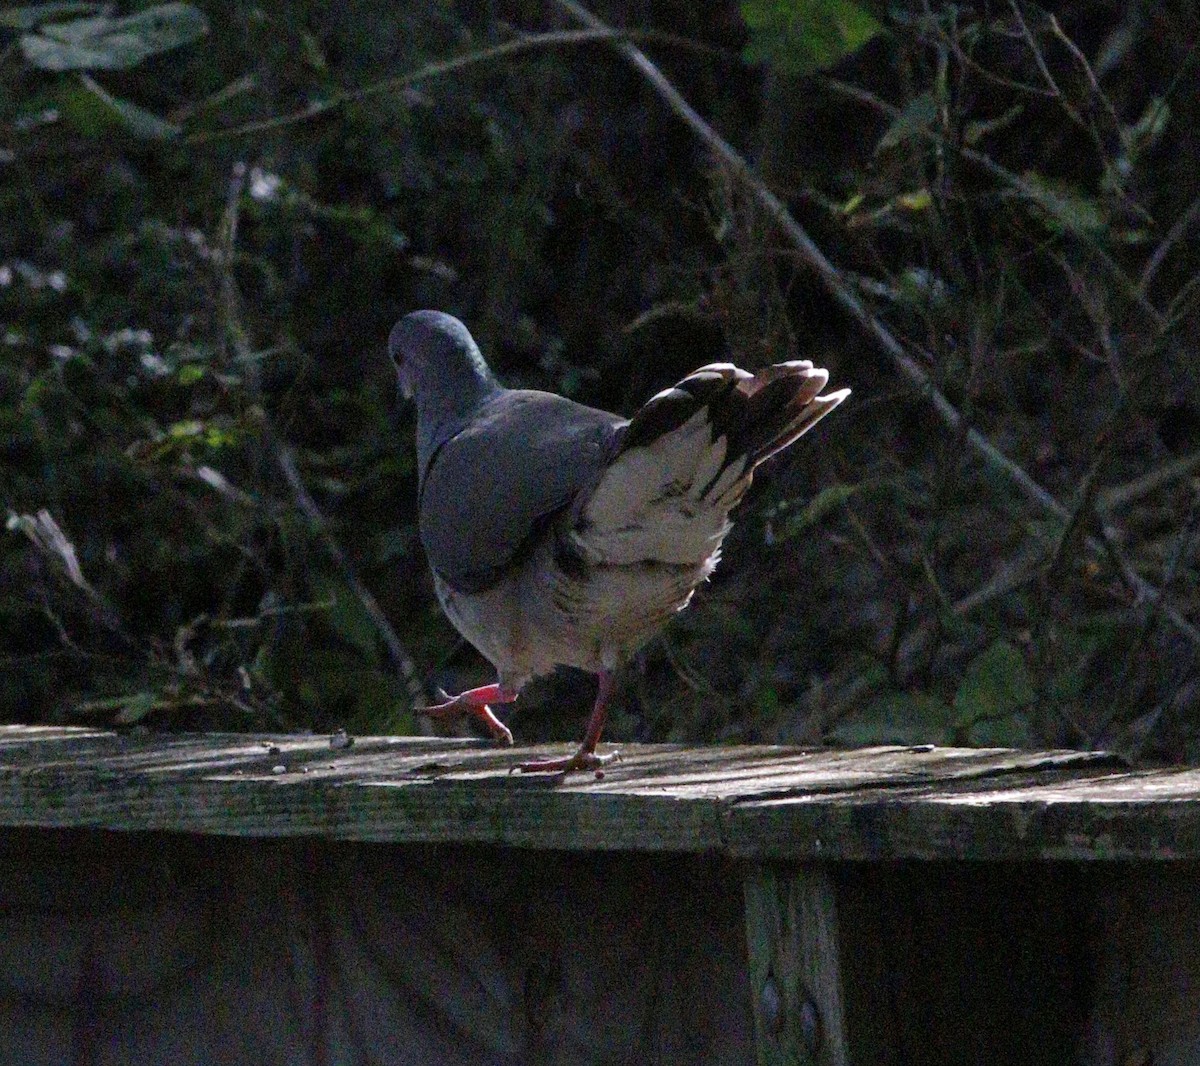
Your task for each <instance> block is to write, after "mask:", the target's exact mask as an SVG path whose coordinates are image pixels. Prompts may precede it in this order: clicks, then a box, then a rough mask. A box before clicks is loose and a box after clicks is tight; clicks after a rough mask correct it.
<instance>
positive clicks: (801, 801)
mask: <svg viewBox="0 0 1200 1066" xmlns="http://www.w3.org/2000/svg"><path fill="white" fill-rule="evenodd" d="M727 818H728V829H727V835H728V840H729V845H730V846H729V850H730V853H731V854H733V855H735V856H739V857H742V858H752V859H763V858H766V859H773V860H793V861H799V860H804V859H812V858H819V859H825V860H869V861H880V860H887V859H900V858H915V859H939V858H958V859H987V860H1012V859H1037V860H1043V861H1045V860H1104V861H1115V860H1133V859H1141V860H1146V859H1149V860H1155V861H1160V860H1180V859H1194V858H1198V857H1200V773H1198V772H1197V771H1195V770H1155V771H1141V772H1138V773H1130V772H1124V773H1121V772H1100V773H1096V774H1086V775H1082V776H1081V775H1073V774H1066V775H1064V774H1062V773H1050V774H1046V773H1041V774H1030V773H1014V774H1012V775H1005V776H1003V777H999V776H998V777H988V778H984V779H978V780H959V781H956V782H953V783H951V784H945V783H942V784H938V783H933V784H929V785H918V786H909V787H905V788H870V789H858V790H853V791H847V792H841V793H839V792H825V793H822V794H820V795H812V796H792V797H787V798H785V799H768V800H764V801H758V800H749V801H746V802H745V803H739V804H735V805H733V806H732V807H731V809H730V810H729V812H728V815H727Z"/></svg>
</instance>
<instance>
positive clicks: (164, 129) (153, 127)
mask: <svg viewBox="0 0 1200 1066" xmlns="http://www.w3.org/2000/svg"><path fill="white" fill-rule="evenodd" d="M80 77H81V79H82V81H83V84H84V85H86V86H87V88H88V91H89V92H91V93H92V94H93V95H94V96H95V97H96V98H97V99H98V100H100V101H101V102H102V103H103V104H104V105H105V106H106V107H107V108H109V110H111V111H112V113H113V114H114V115H116V117H117V118H118V119H119V120H120V122H121V124H122V125H123V126H124V127H125V128H126V129H127V130H129V132H130V133H132V134H133V135H134V136H135V137H140V138H141V139H142V140H147V141H166V140H170V139H171V138H172V137H178V136H179V127H178V126H175V125H172V124H171V123H170V122H166V121H165V120H163V119H161V118H159V117H158V116H157V115H155V114H153V113H152V112H150V111H147V110H146V109H145V108H144V107H138V105H137V104H133V103H130V102H129V101H128V100H121V99H119V98H118V97H115V96H112V95H110V94H109V93H108V92H106V91H105V89H104V87H103V86H101V85H99V84H97V83H96V82H95V81H94V80H93V79H92V78H90V77H89V76H88V75H87V74H83V75H80Z"/></svg>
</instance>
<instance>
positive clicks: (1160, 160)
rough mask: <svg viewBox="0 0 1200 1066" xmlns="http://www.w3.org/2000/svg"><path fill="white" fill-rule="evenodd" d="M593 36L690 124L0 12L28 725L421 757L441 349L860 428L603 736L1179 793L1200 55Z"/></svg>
mask: <svg viewBox="0 0 1200 1066" xmlns="http://www.w3.org/2000/svg"><path fill="white" fill-rule="evenodd" d="M334 10H336V12H337V14H336V15H335V14H333V13H332V11H334ZM595 13H596V14H597V15H599V16H600V17H602V18H603V19H605V20H606V21H607V23H608V24H610V25H612V26H616V27H619V28H621V29H625V30H628V31H629V32H630V34H631V36H630V38H629V39H630V40H631V41H632V43H633V45H634V46H636V47H637V48H638V49H641V50H642V52H643V53H644V54H645V55H646V56H648V57H650V59H651V61H652V62H653V63H654V64H655V65H656V67H657V69H658V70H659V71H660V72H661V73H662V74H663V75H664V76H665V78H666V79H667V82H668V83H669V84H667V85H665V86H664V85H663V84H661V83H660V84H658V85H655V84H653V83H652V81H651V80H650V79H649V78H648V77H647V76H646V69H645V68H644V67H643V68H640V69H639V68H638V67H637V66H635V65H634V64H632V63H630V62H629V61H628V59H629V56H628V55H627V54H624V53H623V52H622V50H621V47H622V46H621V44H620V42H617V41H614V40H612V39H606V38H605V37H604V36H603V34H602V33H600V32H597V31H596V30H595V29H594V27H593V28H592V29H591V30H587V27H586V26H585V24H584V23H583V22H581V21H580V17H581V16H580V14H579V12H578V11H573V10H572V7H571V5H570V4H567V3H565V2H548V3H546V4H544V5H543V4H538V3H532V2H523V0H514V2H512V3H495V4H469V3H459V4H455V3H450V2H445V3H441V4H412V5H408V6H401V5H391V4H387V5H384V4H373V3H365V2H361V0H358V2H354V3H350V4H347V5H337V6H336V8H332V9H331V8H330V7H329V5H325V4H318V3H306V2H303V0H296V2H290V3H278V4H264V5H261V6H257V7H254V6H249V5H219V4H201V5H199V7H198V8H197V7H192V6H189V5H184V4H168V5H159V6H157V7H150V6H142V7H141V8H138V7H137V6H136V5H133V4H130V5H127V6H123V7H122V8H121V9H120V10H119V11H112V10H109V9H101V8H99V7H98V6H97V5H92V4H86V3H65V4H64V3H51V4H43V5H37V6H34V7H27V8H15V9H3V10H0V218H2V219H3V224H2V225H0V449H2V451H0V505H2V506H3V508H4V510H5V512H6V513H7V515H8V531H7V533H4V534H3V535H2V536H0V714H2V715H3V716H4V717H5V718H6V719H8V720H22V721H43V722H73V723H83V722H113V721H116V722H120V723H126V724H132V723H144V724H147V725H150V726H152V727H156V728H158V727H161V728H168V727H169V728H220V729H261V728H288V729H305V728H311V729H329V728H332V727H334V726H336V725H344V726H346V727H347V728H349V729H351V730H352V731H360V732H365V731H393V732H408V731H412V730H414V729H416V728H418V726H419V723H418V722H417V721H415V720H414V718H413V715H412V713H411V708H412V706H413V703H414V700H416V699H420V698H423V695H422V692H421V691H420V690H421V689H422V688H423V689H424V690H425V695H427V694H428V693H429V692H431V691H432V689H433V687H434V686H435V685H437V684H442V685H445V687H447V688H449V689H456V688H458V687H462V686H464V685H467V684H469V683H479V682H481V681H483V680H485V679H486V678H487V675H488V668H487V666H486V664H485V663H484V662H483V661H482V660H481V659H480V658H479V657H478V656H477V655H476V654H475V653H474V652H473V651H472V650H471V649H470V648H469V647H466V646H464V645H463V644H462V643H461V642H460V641H459V640H458V639H457V637H456V636H455V634H454V632H453V630H452V629H451V627H450V626H449V624H448V623H447V622H446V621H445V620H444V619H443V618H442V616H441V614H440V612H439V611H438V609H437V606H436V603H435V601H434V599H433V595H432V588H431V584H430V580H429V577H428V574H427V572H426V567H425V563H424V559H423V557H422V554H421V550H420V546H419V543H418V542H417V540H416V537H415V531H414V511H413V508H414V495H415V484H414V473H413V455H412V425H411V412H409V411H408V410H406V409H405V408H404V407H402V406H400V405H398V404H397V402H396V399H395V395H394V380H393V373H392V370H391V367H390V365H389V364H388V361H387V358H386V353H385V350H384V349H385V339H386V336H387V332H388V329H389V327H390V326H391V323H392V322H393V321H394V319H395V318H396V317H397V316H398V315H399V314H401V313H403V312H405V311H408V310H412V309H414V308H417V307H436V308H439V309H443V310H446V311H450V312H452V313H454V314H457V315H459V316H460V317H462V318H463V319H464V320H465V321H466V322H467V323H468V324H469V325H470V326H471V328H472V330H473V331H474V333H475V335H476V337H477V338H478V339H479V341H480V343H481V345H482V346H483V348H484V350H485V352H486V353H488V355H489V357H490V358H491V360H492V362H493V364H494V365H495V366H496V367H497V369H498V371H499V372H500V373H501V374H502V376H504V377H505V378H506V380H507V381H509V382H510V383H520V384H523V385H529V386H536V387H545V388H550V389H554V390H558V391H562V392H564V393H566V394H568V395H571V396H573V397H575V398H578V399H581V400H584V401H586V402H590V403H593V404H596V405H600V406H607V407H610V408H612V409H616V410H620V411H624V412H629V411H631V410H632V409H633V408H634V407H635V406H636V404H638V403H639V402H640V401H641V400H643V399H645V398H646V397H648V396H649V395H650V394H651V393H653V392H655V391H657V390H658V389H659V388H661V387H663V386H665V385H666V384H669V383H670V382H671V381H672V380H674V379H675V378H677V377H678V376H680V375H681V374H683V373H685V372H687V371H688V370H691V369H693V368H694V367H695V366H697V365H700V364H701V363H704V362H709V361H712V360H714V359H718V358H723V357H728V356H729V355H732V356H733V357H735V358H736V359H737V361H738V362H740V363H742V364H743V365H746V366H759V365H762V364H764V363H766V362H768V361H772V360H779V359H782V358H788V357H791V358H811V359H813V360H814V361H816V362H818V363H819V364H822V365H825V366H827V367H829V368H830V370H831V373H832V380H833V382H834V383H835V384H836V385H839V386H841V385H850V386H852V387H853V389H854V396H853V398H852V401H851V402H850V403H848V404H846V405H845V406H844V407H843V408H842V409H840V410H839V411H838V412H837V413H836V414H835V415H834V416H832V417H831V418H830V419H829V420H828V421H827V422H825V423H823V424H822V425H821V427H820V428H819V429H818V430H817V431H816V432H815V433H814V434H813V435H812V436H811V437H810V438H806V439H805V440H804V441H802V442H801V443H800V444H799V445H798V446H797V447H796V448H794V449H793V450H792V451H790V452H789V453H788V454H787V455H786V457H785V458H783V459H781V460H779V461H777V462H775V463H774V464H773V465H772V466H771V467H770V468H769V469H768V470H766V471H765V474H764V476H762V477H761V478H760V479H759V482H758V484H756V486H755V489H754V492H753V493H752V497H751V499H750V500H749V502H748V505H747V506H745V507H744V509H743V511H742V513H741V521H740V524H739V526H738V527H737V529H736V530H735V533H734V535H733V536H732V537H731V538H730V540H729V542H728V544H727V550H726V553H725V560H724V563H723V564H722V567H721V569H720V570H719V572H718V575H717V577H716V578H715V579H714V581H713V582H712V583H711V585H710V586H708V587H707V588H706V589H704V590H703V591H702V592H701V594H700V595H699V596H698V597H697V599H696V602H695V604H694V606H693V608H692V609H691V610H689V611H688V612H685V613H684V614H683V615H681V616H680V617H679V619H678V620H677V621H676V622H675V623H674V624H673V626H672V627H671V628H670V629H669V630H668V632H667V633H666V634H665V636H664V637H663V638H662V639H661V640H657V641H655V642H654V643H652V644H651V645H649V646H648V647H647V648H646V649H645V650H644V652H643V653H642V654H640V655H639V657H638V658H637V660H636V661H635V662H634V663H632V664H631V665H630V667H629V669H627V670H626V671H625V673H624V675H623V677H622V679H621V689H620V697H619V701H618V707H617V710H616V714H615V720H614V724H613V728H612V730H611V734H612V736H614V737H616V738H621V737H624V738H637V739H653V740H664V739H687V740H695V741H716V740H751V739H759V738H761V739H770V740H774V739H790V740H804V741H817V740H825V741H831V742H834V743H863V742H869V741H876V740H899V741H904V742H909V741H912V742H916V741H933V742H938V743H942V742H967V743H1005V744H1009V743H1011V744H1020V745H1060V744H1061V745H1074V746H1088V745H1104V746H1112V747H1116V748H1119V749H1120V750H1123V751H1126V752H1128V753H1131V754H1133V755H1134V756H1139V757H1145V758H1167V759H1187V758H1195V757H1197V756H1200V751H1198V750H1197V748H1198V746H1200V729H1198V727H1197V719H1196V714H1195V710H1196V707H1197V703H1198V697H1200V672H1198V669H1197V656H1196V653H1197V649H1198V648H1200V630H1198V629H1197V624H1198V623H1200V617H1198V616H1197V612H1198V608H1200V601H1198V595H1200V566H1198V561H1197V546H1196V532H1197V527H1198V525H1200V480H1197V479H1198V477H1200V370H1198V367H1197V357H1196V353H1195V350H1194V349H1195V341H1194V339H1195V337H1196V336H1197V317H1198V315H1197V300H1198V296H1200V284H1198V280H1197V279H1198V278H1200V242H1198V241H1197V233H1198V232H1200V167H1197V165H1196V160H1197V159H1200V143H1198V140H1200V106H1198V96H1197V92H1196V86H1197V85H1198V84H1200V62H1198V56H1197V42H1198V41H1200V21H1198V19H1197V15H1196V13H1195V9H1194V8H1193V7H1192V6H1191V5H1189V4H1184V3H1178V2H1174V0H1171V2H1168V3H1165V4H1157V5H1143V4H1124V3H1116V2H1104V0H1074V2H1070V3H1064V4H1059V5H1057V6H1056V7H1055V8H1054V9H1053V10H1049V9H1043V8H1039V7H1036V6H1035V5H1032V4H1028V3H1024V2H1021V0H1012V2H1007V3H1001V2H997V3H986V2H985V3H980V4H977V5H974V6H967V5H949V4H947V5H937V6H935V7H932V8H931V7H928V6H926V5H922V4H916V3H913V4H909V5H904V4H899V5H893V6H891V7H884V6H883V5H881V4H871V5H868V4H867V2H866V0H863V3H862V6H856V5H855V4H852V3H849V2H845V0H743V2H742V3H741V4H740V5H739V4H738V3H736V2H734V0H728V2H723V3H715V4H691V3H684V2H679V0H655V2H646V0H643V2H640V3H636V4H627V5H618V4H611V3H610V4H608V5H606V6H605V7H603V8H596V9H595ZM581 29H582V30H585V31H586V32H582V33H581V32H580V31H581ZM460 57H461V58H462V62H459V63H452V64H446V63H445V61H447V60H450V59H456V58H460ZM671 87H674V89H676V90H678V92H679V93H681V94H682V96H683V98H684V99H686V101H687V102H688V103H689V104H691V105H692V106H693V107H694V108H695V109H696V111H697V112H698V113H699V115H700V116H703V119H704V121H706V122H708V123H711V130H708V131H706V130H705V129H703V128H699V129H698V128H696V126H695V124H693V126H689V125H687V124H686V123H685V122H684V121H683V120H682V119H681V117H680V115H679V114H678V113H677V111H675V110H673V109H672V107H671V106H670V100H669V96H670V88H671ZM717 136H719V137H722V138H724V139H725V140H726V141H727V142H728V145H727V146H725V145H723V144H722V143H721V142H719V141H718V140H716V139H715V138H716V137H717ZM743 161H744V163H743ZM775 198H778V199H775ZM782 212H790V215H786V216H785V214H783V213H782ZM801 227H802V228H801ZM806 234H807V235H808V236H810V237H811V239H812V242H814V243H812V244H808V243H806ZM822 256H824V257H827V258H826V259H822ZM381 622H382V623H383V624H381ZM590 699H591V686H590V683H589V682H587V681H586V680H585V679H584V678H582V677H581V676H578V675H569V674H564V675H562V676H557V677H555V678H553V679H550V680H547V681H544V682H540V683H538V684H536V685H535V686H533V687H531V688H530V690H529V691H528V693H527V694H526V696H525V697H523V699H522V701H521V703H520V704H519V705H518V711H517V714H518V717H517V719H516V722H515V725H516V732H517V735H518V737H519V738H521V739H526V740H530V739H536V738H540V737H547V736H557V737H562V738H567V737H573V736H574V735H575V733H576V731H577V728H578V721H579V718H580V716H581V715H582V713H583V711H584V708H585V707H586V706H587V705H588V703H589V702H590Z"/></svg>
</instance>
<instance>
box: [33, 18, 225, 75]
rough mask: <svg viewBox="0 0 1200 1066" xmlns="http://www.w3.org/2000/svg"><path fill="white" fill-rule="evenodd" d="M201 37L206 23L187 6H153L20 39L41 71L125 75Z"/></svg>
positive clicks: (62, 25) (44, 29)
mask: <svg viewBox="0 0 1200 1066" xmlns="http://www.w3.org/2000/svg"><path fill="white" fill-rule="evenodd" d="M207 32H208V19H206V18H205V17H204V15H203V14H202V13H201V12H200V11H199V10H198V9H197V8H194V7H193V6H192V5H191V4H179V3H176V4H159V5H157V6H155V7H150V8H147V9H146V10H145V11H139V12H138V13H137V14H136V15H127V16H126V17H125V18H117V19H113V18H108V17H107V16H106V15H99V16H96V17H95V18H84V19H74V20H73V21H71V22H58V23H52V24H50V25H45V26H42V27H41V32H40V33H27V34H25V35H24V36H23V37H22V38H21V52H22V53H23V54H24V56H25V60H26V62H27V63H29V64H30V65H32V66H35V67H38V68H39V69H41V70H57V71H62V70H128V69H129V68H131V67H135V66H137V65H138V64H139V63H141V62H142V60H144V59H146V58H147V57H148V56H152V55H157V54H158V53H160V52H166V51H169V50H170V49H172V48H178V47H179V46H180V45H184V44H190V43H191V42H192V41H194V40H196V39H197V38H198V37H202V36H203V35H204V34H206V33H207Z"/></svg>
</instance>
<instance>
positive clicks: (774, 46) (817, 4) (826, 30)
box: [741, 0, 883, 74]
mask: <svg viewBox="0 0 1200 1066" xmlns="http://www.w3.org/2000/svg"><path fill="white" fill-rule="evenodd" d="M741 6H742V18H743V19H744V20H745V22H746V26H747V28H748V29H749V30H750V39H749V41H748V42H747V44H746V50H745V58H746V60H747V61H748V62H750V63H757V62H767V63H770V64H771V65H772V66H774V67H775V68H776V69H777V70H780V71H783V72H784V73H788V74H808V73H811V72H812V71H814V70H824V69H825V68H827V67H832V66H834V65H835V64H836V63H838V62H840V61H841V60H842V59H844V58H845V57H846V56H848V55H851V54H852V53H854V52H856V51H858V49H860V48H861V47H862V46H863V45H865V44H866V43H867V42H868V41H869V40H871V39H872V38H873V37H875V36H877V35H878V34H880V33H882V32H883V27H882V26H881V25H880V24H879V23H878V22H877V21H876V20H875V18H874V17H873V16H872V15H871V14H870V12H868V11H866V10H864V9H863V8H862V7H860V6H859V5H858V4H855V3H852V2H851V0H742V5H741Z"/></svg>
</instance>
